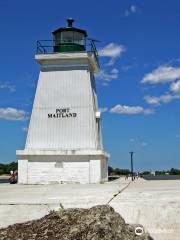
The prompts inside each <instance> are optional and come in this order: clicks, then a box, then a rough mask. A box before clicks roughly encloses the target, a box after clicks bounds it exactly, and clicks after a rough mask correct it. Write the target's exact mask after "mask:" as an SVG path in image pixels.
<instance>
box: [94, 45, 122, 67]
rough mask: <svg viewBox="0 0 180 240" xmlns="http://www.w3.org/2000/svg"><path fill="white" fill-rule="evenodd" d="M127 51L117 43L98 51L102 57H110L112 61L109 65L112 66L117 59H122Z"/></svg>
mask: <svg viewBox="0 0 180 240" xmlns="http://www.w3.org/2000/svg"><path fill="white" fill-rule="evenodd" d="M125 51H126V48H125V47H124V46H123V45H119V44H116V43H109V44H108V45H106V46H105V47H104V48H102V49H100V50H99V51H98V53H99V56H100V57H109V58H110V61H109V62H108V64H107V65H109V66H112V65H113V64H114V62H115V61H116V59H117V58H119V57H121V55H122V53H123V52H125Z"/></svg>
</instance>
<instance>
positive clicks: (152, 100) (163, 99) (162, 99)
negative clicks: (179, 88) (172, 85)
mask: <svg viewBox="0 0 180 240" xmlns="http://www.w3.org/2000/svg"><path fill="white" fill-rule="evenodd" d="M178 98H180V96H177V95H171V94H165V95H161V96H159V97H155V96H145V97H144V100H145V101H146V102H147V103H148V104H151V105H160V104H161V103H169V102H171V101H172V100H174V99H178Z"/></svg>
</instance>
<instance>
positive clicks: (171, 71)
mask: <svg viewBox="0 0 180 240" xmlns="http://www.w3.org/2000/svg"><path fill="white" fill-rule="evenodd" d="M177 79H180V68H179V67H172V66H166V65H162V66H160V67H158V68H157V69H155V70H153V71H152V72H151V73H148V74H146V75H145V76H144V78H143V79H142V81H141V83H150V84H157V83H166V82H173V81H175V80H177Z"/></svg>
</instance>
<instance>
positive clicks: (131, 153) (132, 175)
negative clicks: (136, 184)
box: [129, 151, 134, 181]
mask: <svg viewBox="0 0 180 240" xmlns="http://www.w3.org/2000/svg"><path fill="white" fill-rule="evenodd" d="M129 154H130V155H131V177H132V181H134V174H133V154H134V152H133V151H131V152H129Z"/></svg>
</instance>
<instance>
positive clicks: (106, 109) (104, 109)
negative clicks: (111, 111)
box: [99, 107, 108, 113]
mask: <svg viewBox="0 0 180 240" xmlns="http://www.w3.org/2000/svg"><path fill="white" fill-rule="evenodd" d="M99 111H100V112H101V113H103V112H107V111H108V108H107V107H104V108H99Z"/></svg>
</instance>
